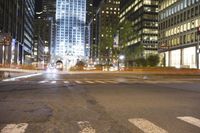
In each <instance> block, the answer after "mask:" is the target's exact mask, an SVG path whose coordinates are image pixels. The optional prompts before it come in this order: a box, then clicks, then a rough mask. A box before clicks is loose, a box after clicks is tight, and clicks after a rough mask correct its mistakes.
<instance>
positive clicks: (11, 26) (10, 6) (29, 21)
mask: <svg viewBox="0 0 200 133" xmlns="http://www.w3.org/2000/svg"><path fill="white" fill-rule="evenodd" d="M34 4H35V1H34V0H29V1H26V0H17V1H16V0H7V1H5V0H0V18H1V19H0V34H1V36H9V37H10V40H11V41H10V44H9V45H6V46H5V45H1V46H0V64H15V65H16V64H18V65H19V64H30V63H31V55H32V49H33V17H34V8H35V6H34Z"/></svg>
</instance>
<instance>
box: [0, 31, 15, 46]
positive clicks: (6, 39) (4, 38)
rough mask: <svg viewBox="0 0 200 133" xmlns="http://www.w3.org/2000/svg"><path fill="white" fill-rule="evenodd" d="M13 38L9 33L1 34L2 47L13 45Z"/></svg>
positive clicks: (0, 42)
mask: <svg viewBox="0 0 200 133" xmlns="http://www.w3.org/2000/svg"><path fill="white" fill-rule="evenodd" d="M11 42H12V37H11V35H10V34H9V33H1V34H0V44H1V45H7V46H8V45H11Z"/></svg>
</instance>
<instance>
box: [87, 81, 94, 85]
mask: <svg viewBox="0 0 200 133" xmlns="http://www.w3.org/2000/svg"><path fill="white" fill-rule="evenodd" d="M85 82H87V83H90V84H93V83H94V82H92V81H85Z"/></svg>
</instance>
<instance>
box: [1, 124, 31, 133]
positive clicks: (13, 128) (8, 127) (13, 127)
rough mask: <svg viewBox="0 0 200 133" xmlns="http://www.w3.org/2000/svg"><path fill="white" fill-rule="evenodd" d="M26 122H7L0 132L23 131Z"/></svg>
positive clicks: (15, 132) (19, 132)
mask: <svg viewBox="0 0 200 133" xmlns="http://www.w3.org/2000/svg"><path fill="white" fill-rule="evenodd" d="M27 127H28V123H20V124H8V125H6V127H4V128H3V129H2V130H1V133H24V132H25V130H26V128H27Z"/></svg>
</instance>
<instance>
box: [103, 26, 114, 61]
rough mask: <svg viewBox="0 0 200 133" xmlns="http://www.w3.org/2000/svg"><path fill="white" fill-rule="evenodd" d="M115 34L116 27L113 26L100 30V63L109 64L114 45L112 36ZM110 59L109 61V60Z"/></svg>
mask: <svg viewBox="0 0 200 133" xmlns="http://www.w3.org/2000/svg"><path fill="white" fill-rule="evenodd" d="M115 33H116V27H115V26H114V24H113V25H112V26H105V27H102V30H101V41H100V55H101V59H103V60H102V61H103V62H105V63H106V64H107V65H109V64H110V61H111V60H112V57H113V55H112V54H113V43H114V34H115ZM110 59H111V60H110Z"/></svg>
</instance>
